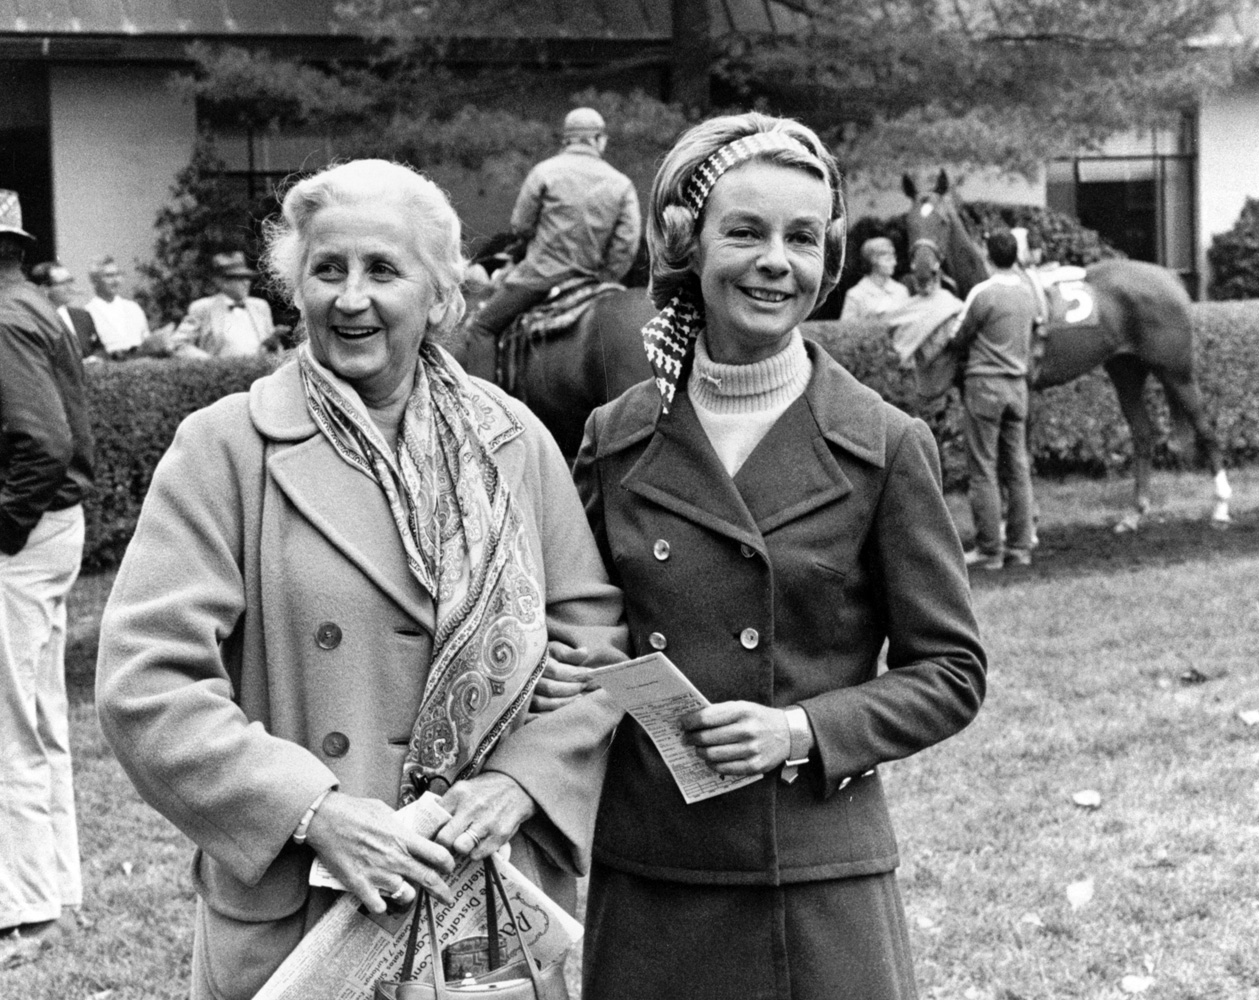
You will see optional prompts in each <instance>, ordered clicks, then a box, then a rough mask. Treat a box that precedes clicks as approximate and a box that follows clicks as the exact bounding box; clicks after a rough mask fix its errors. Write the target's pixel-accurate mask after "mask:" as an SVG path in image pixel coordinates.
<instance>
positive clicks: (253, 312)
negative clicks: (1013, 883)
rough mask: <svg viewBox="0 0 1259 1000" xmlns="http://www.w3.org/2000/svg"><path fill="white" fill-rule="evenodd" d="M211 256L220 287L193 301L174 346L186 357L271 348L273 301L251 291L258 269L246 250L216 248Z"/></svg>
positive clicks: (173, 338)
mask: <svg viewBox="0 0 1259 1000" xmlns="http://www.w3.org/2000/svg"><path fill="white" fill-rule="evenodd" d="M211 261H212V263H213V265H214V283H215V286H216V287H217V288H218V293H217V294H216V295H210V296H208V297H207V298H204V299H197V300H196V301H195V302H194V303H193V304H192V305H190V306H189V307H188V315H187V316H185V317H184V319H183V322H181V323H180V324H179V327H178V328H177V329H176V330H175V332H174V333H173V334H172V335H171V352H172V353H173V354H175V355H176V356H177V357H181V358H243V357H250V356H252V355H254V354H259V353H261V352H262V351H265V350H271V349H272V348H273V347H274V344H275V326H274V324H273V323H272V322H271V307H270V306H269V305H267V303H266V302H265V301H264V300H262V299H257V298H253V297H252V296H250V294H249V289H250V286H251V285H252V284H253V280H254V278H256V277H257V276H258V273H257V272H256V271H254V270H253V269H252V268H251V267H250V266H249V265H248V264H247V263H246V262H245V255H244V253H243V252H241V251H240V250H236V251H233V252H232V253H216V254H215V255H214V257H213V258H212V259H211Z"/></svg>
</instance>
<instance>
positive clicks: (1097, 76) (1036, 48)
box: [717, 0, 1244, 177]
mask: <svg viewBox="0 0 1259 1000" xmlns="http://www.w3.org/2000/svg"><path fill="white" fill-rule="evenodd" d="M784 5H785V6H789V7H791V8H794V9H795V10H796V12H797V18H796V21H795V23H794V26H793V27H792V28H791V30H788V31H779V32H777V33H775V34H772V35H770V34H762V35H740V36H731V37H728V38H726V39H724V40H723V48H722V51H721V54H720V56H719V58H718V66H717V70H718V72H719V74H720V75H721V76H722V77H723V79H725V80H727V81H729V82H730V83H731V84H732V85H733V86H735V87H736V88H737V89H738V90H739V92H740V93H742V94H743V95H745V96H746V97H748V98H750V99H760V100H764V101H767V102H769V103H771V104H774V105H784V106H785V105H791V106H809V107H813V108H815V109H818V119H819V120H818V121H817V122H816V124H818V125H820V126H822V127H824V128H825V129H826V130H827V132H828V135H829V137H830V138H831V140H832V141H833V142H834V144H835V146H836V148H837V150H838V151H839V152H840V153H841V155H842V157H843V159H844V161H845V162H846V163H847V164H848V166H849V168H850V169H857V170H865V171H869V172H871V173H875V172H877V173H878V174H883V175H886V176H888V177H897V176H899V174H900V172H901V171H902V170H903V169H914V168H915V167H918V166H920V165H934V164H938V163H940V162H948V163H953V164H957V165H959V166H961V165H997V166H1000V167H1003V168H1006V169H1008V170H1012V171H1022V172H1026V173H1030V172H1031V171H1033V170H1034V169H1036V168H1037V167H1038V166H1039V164H1041V163H1043V162H1044V160H1046V159H1047V158H1050V157H1052V156H1054V155H1061V154H1064V153H1071V152H1074V151H1075V150H1077V149H1079V148H1081V147H1090V146H1095V145H1097V144H1098V143H1099V142H1100V141H1101V140H1103V139H1105V138H1106V137H1107V136H1109V135H1111V134H1114V133H1116V132H1120V131H1123V130H1126V129H1130V128H1132V127H1133V126H1134V125H1139V124H1142V123H1149V124H1154V123H1157V122H1158V121H1159V119H1160V118H1162V117H1165V116H1167V115H1169V114H1175V113H1176V112H1178V111H1180V110H1181V109H1183V108H1184V107H1186V106H1191V105H1192V103H1193V101H1194V100H1195V99H1196V98H1197V97H1199V96H1200V95H1201V93H1202V92H1203V90H1204V89H1205V88H1208V87H1211V86H1219V85H1222V84H1225V83H1227V82H1228V80H1229V79H1230V78H1231V75H1232V73H1233V71H1234V68H1235V64H1236V61H1237V60H1238V58H1240V57H1241V56H1242V55H1243V54H1244V52H1243V51H1242V50H1239V49H1237V48H1235V47H1229V46H1221V45H1194V44H1191V40H1193V39H1197V38H1203V37H1205V36H1207V35H1208V34H1209V33H1210V32H1211V31H1212V30H1213V29H1214V27H1215V25H1216V24H1217V22H1218V21H1219V20H1220V18H1221V17H1222V16H1224V15H1225V14H1228V13H1229V12H1231V11H1232V10H1233V9H1234V8H1235V7H1236V3H1235V2H1234V0H1000V2H991V0H881V2H879V3H865V2H858V0H791V2H789V3H785V4H784Z"/></svg>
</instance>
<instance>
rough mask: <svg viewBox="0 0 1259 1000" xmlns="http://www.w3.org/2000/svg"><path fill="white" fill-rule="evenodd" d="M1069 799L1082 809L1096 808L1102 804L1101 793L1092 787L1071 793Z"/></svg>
mask: <svg viewBox="0 0 1259 1000" xmlns="http://www.w3.org/2000/svg"><path fill="white" fill-rule="evenodd" d="M1071 801H1072V802H1074V803H1075V804H1076V805H1077V806H1080V807H1081V808H1083V809H1097V808H1099V807H1100V806H1101V804H1102V793H1101V792H1099V791H1096V790H1094V789H1092V788H1086V789H1084V790H1083V791H1080V792H1076V793H1075V794H1074V795H1072V796H1071Z"/></svg>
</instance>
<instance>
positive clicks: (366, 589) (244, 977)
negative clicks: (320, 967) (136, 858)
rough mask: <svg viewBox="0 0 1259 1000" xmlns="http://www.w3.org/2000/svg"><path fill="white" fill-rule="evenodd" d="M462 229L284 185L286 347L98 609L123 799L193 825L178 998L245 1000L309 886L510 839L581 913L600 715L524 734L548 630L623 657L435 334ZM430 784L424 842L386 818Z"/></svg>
mask: <svg viewBox="0 0 1259 1000" xmlns="http://www.w3.org/2000/svg"><path fill="white" fill-rule="evenodd" d="M459 245H460V232H459V223H458V220H457V219H456V217H455V214H454V212H453V211H452V209H451V207H450V205H449V203H448V202H447V200H446V198H445V197H444V196H443V195H442V193H441V192H440V191H439V190H438V189H437V188H436V187H435V186H434V185H433V184H432V183H431V182H429V181H428V180H426V179H425V178H423V177H422V176H420V175H419V174H416V173H415V172H414V171H412V170H410V169H408V168H405V167H402V166H398V165H396V164H390V163H386V162H383V161H357V162H352V163H348V164H344V165H342V166H337V167H334V168H331V169H329V170H327V171H324V172H323V173H320V174H318V175H316V176H314V177H311V178H309V179H307V180H304V181H302V182H301V183H299V184H298V185H296V186H295V187H294V188H293V189H292V190H291V191H290V192H289V193H288V195H287V197H286V198H285V199H284V208H283V218H282V221H281V222H279V223H278V224H277V225H275V226H274V228H273V231H272V233H271V238H270V247H269V266H270V268H271V270H272V273H273V277H274V278H275V280H277V281H278V282H279V284H280V285H281V286H282V287H283V288H285V289H287V291H288V292H289V294H290V295H291V297H292V299H293V302H294V304H295V305H296V306H297V308H298V309H299V310H300V311H301V313H302V316H303V318H304V320H305V324H306V327H307V329H308V331H309V336H310V340H309V343H308V344H307V345H305V346H303V347H302V348H301V349H300V350H299V352H298V357H297V359H296V361H295V362H294V363H290V364H288V365H287V366H285V367H283V368H281V369H280V370H279V371H277V372H276V373H274V374H273V375H271V376H269V377H267V378H264V379H261V380H260V381H258V382H257V383H255V384H254V386H253V388H252V389H251V390H250V392H249V393H248V394H242V395H237V396H231V397H228V398H226V399H224V400H221V401H220V402H218V403H216V404H215V405H213V406H211V407H209V408H208V409H206V410H202V411H200V412H198V413H196V414H193V415H192V416H191V417H189V418H188V419H187V420H186V421H185V422H184V424H183V426H182V427H181V428H180V430H179V433H178V434H177V436H176V438H175V441H174V443H173V445H172V446H171V448H170V451H169V452H168V453H167V454H166V456H165V457H164V458H163V460H162V462H161V464H160V466H159V467H158V470H157V472H156V474H155V476H154V479H153V484H152V487H151V489H150V492H149V495H148V497H147V499H146V501H145V505H144V510H143V512H142V514H141V517H140V522H139V525H138V527H137V529H136V533H135V537H134V539H133V540H132V543H131V545H130V547H129V549H128V551H127V555H126V558H125V559H124V560H123V565H122V568H121V570H120V571H119V574H118V578H117V581H116V583H115V585H114V589H113V593H112V595H111V598H110V602H109V606H108V607H107V609H106V612H105V617H104V621H103V623H102V642H101V651H100V665H99V678H98V706H99V710H100V715H101V721H102V725H103V727H104V730H105V733H106V736H107V738H108V739H109V741H110V743H111V745H112V746H113V748H114V751H115V752H116V753H117V755H118V758H119V759H120V760H121V761H122V763H123V766H124V767H125V768H126V769H127V772H128V774H129V775H130V776H131V778H132V780H133V781H134V782H135V784H136V786H137V788H138V789H139V790H140V792H141V794H142V795H143V796H144V797H145V799H146V800H147V801H149V802H150V803H151V804H152V805H154V806H155V807H156V808H157V809H158V810H159V811H161V812H162V813H163V814H164V815H165V816H167V817H168V818H169V819H170V820H171V821H172V822H173V823H174V824H175V825H176V826H178V827H179V828H180V829H181V830H183V831H184V832H185V833H186V834H187V835H188V836H189V837H190V838H192V840H193V841H194V842H195V843H196V844H197V847H198V850H197V854H196V860H195V866H194V880H195V884H196V889H197V893H198V895H199V897H200V899H199V901H198V904H197V916H196V934H195V948H194V956H193V970H192V976H193V983H192V995H193V996H194V997H215V998H237V997H241V998H243V997H249V996H252V995H253V994H254V993H255V992H256V991H257V990H258V988H259V987H260V986H261V984H262V983H263V982H265V980H266V979H267V977H268V976H269V975H270V973H271V972H272V971H273V970H274V969H275V968H276V967H277V966H278V965H279V963H280V961H281V960H282V959H283V958H284V957H285V955H286V954H288V952H289V951H291V950H292V948H293V947H294V946H295V945H296V944H297V942H298V941H299V939H300V938H301V937H302V935H303V934H304V933H305V932H306V931H307V930H308V929H309V928H310V927H311V926H312V924H313V923H314V921H315V920H316V919H317V918H318V917H319V916H320V915H321V914H322V913H323V912H324V911H325V910H326V909H327V907H328V906H329V905H330V901H331V900H330V894H329V893H328V892H327V890H312V889H311V888H310V887H309V886H308V885H307V873H308V871H309V869H310V865H311V862H312V861H313V860H314V858H315V857H316V856H318V857H319V858H320V859H321V860H322V861H324V862H325V863H326V864H327V866H328V867H329V868H330V869H331V870H332V871H333V873H334V874H336V875H337V876H338V877H339V878H340V879H341V881H342V882H343V883H344V884H345V885H346V886H347V887H348V888H349V889H350V891H352V892H353V893H354V894H355V895H356V896H358V897H359V898H360V899H361V900H362V901H363V903H364V904H365V905H366V907H367V908H368V909H369V910H371V911H373V912H382V911H383V910H384V909H385V908H386V905H387V904H386V897H388V898H392V899H394V900H396V901H398V902H400V903H401V904H403V905H405V904H408V903H410V902H411V901H412V900H413V899H414V898H415V894H416V890H415V888H414V887H415V886H421V887H424V888H427V889H428V890H429V891H431V892H433V893H435V894H436V895H438V896H443V897H444V896H448V894H449V890H448V889H447V888H446V887H445V885H444V883H443V881H442V873H444V872H447V871H449V870H450V869H451V867H452V864H453V862H454V860H455V858H456V857H457V856H469V855H470V856H471V857H473V858H482V857H484V856H485V855H487V854H488V853H489V852H491V851H493V850H495V849H496V848H497V847H499V846H500V845H502V844H503V843H504V842H506V841H508V840H511V841H512V842H513V845H514V848H515V849H514V851H513V855H512V860H513V863H515V864H517V865H518V866H519V867H521V868H522V869H523V870H524V871H525V872H526V874H529V875H532V877H533V878H534V879H536V880H537V881H538V882H539V883H541V885H542V886H543V887H544V888H545V889H547V890H548V891H549V892H550V893H551V894H552V895H553V896H556V897H558V898H560V899H561V900H562V901H567V902H568V903H569V905H570V906H571V905H572V904H573V903H575V891H574V885H573V880H572V875H573V873H576V872H580V871H582V870H583V869H584V867H585V865H586V863H587V852H588V846H587V845H588V839H589V835H590V830H591V826H592V824H593V816H592V809H591V806H590V803H591V802H592V801H594V799H595V796H596V795H597V791H598V785H599V781H600V779H601V777H602V764H601V758H602V756H603V751H604V750H605V749H606V737H607V734H608V731H609V729H610V724H611V722H612V721H613V717H612V716H611V714H610V713H608V712H607V711H606V709H605V706H604V705H603V704H602V703H601V702H594V701H589V700H588V699H582V701H580V702H577V703H575V704H570V705H568V706H566V707H564V708H562V709H560V710H558V711H555V712H553V713H550V714H547V715H544V716H542V717H538V718H536V719H534V720H533V721H530V722H529V724H528V725H524V724H523V723H524V714H523V713H522V708H523V707H525V706H527V704H528V702H529V699H530V695H531V691H532V688H533V686H534V684H535V682H536V680H537V678H538V676H539V675H540V673H541V671H542V668H543V663H544V661H545V657H546V648H547V642H548V635H549V637H550V638H551V639H553V640H556V641H560V642H564V643H566V644H567V645H569V646H572V647H584V648H585V650H586V651H587V652H588V654H589V655H590V657H591V658H592V659H593V660H599V659H601V658H603V659H614V658H617V657H618V655H619V654H618V653H617V650H616V648H615V645H614V644H615V643H618V642H621V641H622V640H623V637H622V636H621V635H620V633H619V632H618V628H617V626H616V623H617V622H618V621H619V615H620V599H619V595H618V594H617V592H616V591H615V589H613V588H612V587H611V586H609V584H608V582H607V578H606V575H605V573H604V570H603V568H602V565H601V564H600V560H599V554H598V551H597V550H596V548H595V546H594V543H593V540H592V539H591V537H590V535H589V533H588V532H587V531H586V529H585V526H584V519H583V517H582V511H581V506H580V503H579V501H578V499H577V495H576V492H575V490H574V489H573V486H572V481H571V479H570V478H569V475H568V472H567V469H566V468H565V465H564V461H563V459H562V458H561V456H560V453H559V451H558V449H557V448H556V447H555V445H554V442H553V441H551V439H550V438H549V437H548V435H547V434H546V432H545V431H544V430H543V429H542V427H541V425H540V424H539V423H538V422H537V421H536V420H535V419H534V418H533V417H532V416H531V415H530V414H529V412H528V411H527V410H525V409H524V408H523V407H522V406H520V405H519V404H517V403H515V402H514V401H512V400H509V399H507V398H506V397H505V396H503V395H502V394H501V393H499V392H498V391H497V390H495V389H492V388H490V387H489V386H487V385H485V384H484V383H479V382H475V381H471V380H469V378H468V377H467V376H466V375H465V374H464V373H463V371H462V370H461V369H460V368H459V367H458V366H457V365H456V364H455V363H454V362H453V361H452V360H451V359H450V357H449V356H448V355H447V354H445V352H443V351H442V350H441V349H439V348H437V347H435V346H433V345H432V344H431V343H430V340H429V338H430V337H431V336H434V335H436V334H438V333H440V332H441V331H443V330H444V329H446V328H447V327H448V326H449V325H450V324H453V323H455V322H457V321H458V320H459V318H460V315H461V312H462V309H463V301H462V298H461V296H460V293H459V290H458V285H459V277H460V272H461V269H462V261H461V258H460V252H459ZM425 789H429V790H433V791H436V792H438V793H443V792H444V798H443V802H444V805H445V806H446V808H447V809H448V811H449V812H450V813H451V814H452V817H453V818H452V819H451V820H450V821H449V822H448V823H447V824H446V826H445V827H444V828H443V829H442V830H440V831H439V832H438V833H437V835H436V836H435V838H434V839H433V840H428V839H425V838H423V837H420V836H417V835H416V834H415V833H414V832H413V831H411V830H409V829H407V828H406V827H405V826H404V825H403V824H402V823H401V822H400V821H399V820H398V819H397V818H396V817H395V814H394V810H395V808H396V807H397V806H399V805H400V804H403V803H405V802H407V801H409V800H411V799H413V798H414V797H416V795H417V794H419V793H420V792H421V791H422V790H425Z"/></svg>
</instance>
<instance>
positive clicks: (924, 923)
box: [916, 917, 936, 931]
mask: <svg viewBox="0 0 1259 1000" xmlns="http://www.w3.org/2000/svg"><path fill="white" fill-rule="evenodd" d="M916 923H917V924H918V926H919V927H921V928H922V929H923V930H924V931H929V930H931V928H932V927H934V926H935V925H936V922H935V921H934V920H932V919H931V918H930V917H919V918H918V919H917V921H916Z"/></svg>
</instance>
